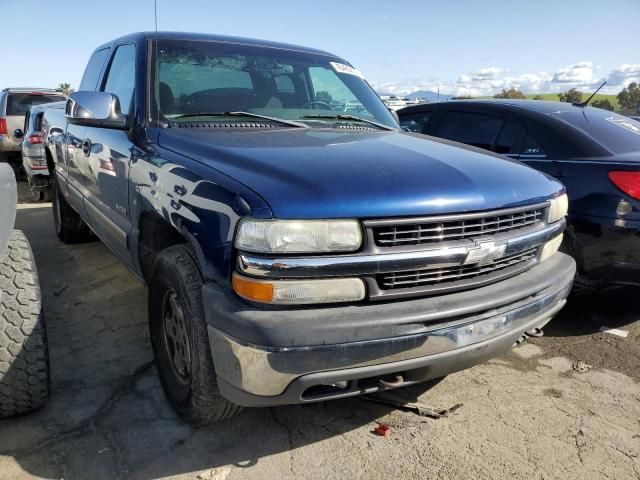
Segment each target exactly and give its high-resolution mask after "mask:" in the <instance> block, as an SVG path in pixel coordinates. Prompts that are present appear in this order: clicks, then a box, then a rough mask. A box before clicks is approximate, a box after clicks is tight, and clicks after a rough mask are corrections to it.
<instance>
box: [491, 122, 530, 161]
mask: <svg viewBox="0 0 640 480" xmlns="http://www.w3.org/2000/svg"><path fill="white" fill-rule="evenodd" d="M526 133H527V129H526V128H525V126H524V125H522V124H520V123H516V122H512V121H509V120H507V121H505V122H504V125H503V126H502V130H501V131H500V135H499V136H498V140H497V141H496V144H495V145H494V146H493V151H494V152H496V153H501V154H502V155H510V156H518V155H520V152H521V149H522V142H523V140H524V136H525V134H526Z"/></svg>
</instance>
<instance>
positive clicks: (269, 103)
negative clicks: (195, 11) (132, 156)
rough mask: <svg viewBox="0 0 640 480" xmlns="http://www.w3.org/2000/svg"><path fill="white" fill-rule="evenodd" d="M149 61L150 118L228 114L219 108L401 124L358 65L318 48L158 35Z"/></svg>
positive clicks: (319, 120)
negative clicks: (295, 48) (151, 64)
mask: <svg viewBox="0 0 640 480" xmlns="http://www.w3.org/2000/svg"><path fill="white" fill-rule="evenodd" d="M154 43H155V42H154ZM154 63H155V71H154V75H155V76H154V79H153V85H154V90H155V95H154V97H155V102H156V105H155V106H154V107H153V108H152V111H151V118H153V119H154V120H160V121H176V122H193V121H194V120H195V118H196V117H197V121H198V122H202V121H221V118H222V120H224V121H229V119H226V120H225V119H224V116H221V115H220V114H222V113H225V112H250V113H253V114H256V115H263V116H266V117H272V118H276V119H278V118H279V119H286V120H294V121H300V122H304V123H305V124H307V125H310V126H316V125H318V126H323V127H324V126H327V125H338V124H340V125H342V124H345V123H357V124H359V125H360V126H368V127H373V128H375V123H379V124H381V125H382V126H388V127H392V128H397V127H398V124H397V122H396V121H395V119H394V118H393V116H392V115H391V114H390V113H389V111H388V110H387V108H386V107H385V106H384V104H383V103H382V101H381V100H380V99H379V98H378V96H377V95H376V94H375V92H374V91H373V90H372V88H371V87H370V86H369V84H368V83H367V82H366V81H365V80H364V79H363V78H362V76H361V75H360V73H359V72H358V71H357V70H356V69H354V68H352V67H351V66H350V65H346V64H344V62H343V61H342V60H340V59H337V58H332V57H329V56H325V55H322V54H313V53H308V52H300V51H293V50H286V49H277V48H269V47H259V46H250V45H245V44H242V45H240V44H233V43H218V42H208V41H190V40H158V41H157V46H156V48H155V60H154ZM207 114H211V116H210V117H209V118H207ZM358 117H360V118H362V119H363V120H366V121H368V122H365V121H358ZM234 119H235V120H234V121H237V115H235V116H234ZM254 121H255V119H254ZM267 121H268V120H267ZM372 122H373V123H372Z"/></svg>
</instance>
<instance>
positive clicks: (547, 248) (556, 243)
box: [540, 233, 564, 262]
mask: <svg viewBox="0 0 640 480" xmlns="http://www.w3.org/2000/svg"><path fill="white" fill-rule="evenodd" d="M563 237H564V234H562V233H561V234H560V235H558V236H557V237H556V238H554V239H553V240H549V241H548V242H547V243H545V244H544V247H542V253H541V254H540V261H541V262H544V261H545V260H547V259H549V258H551V257H552V256H553V255H555V253H556V252H557V251H558V249H559V248H560V245H561V244H562V238H563Z"/></svg>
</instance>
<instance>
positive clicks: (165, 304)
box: [149, 245, 242, 425]
mask: <svg viewBox="0 0 640 480" xmlns="http://www.w3.org/2000/svg"><path fill="white" fill-rule="evenodd" d="M149 327H150V331H151V343H152V346H153V353H154V358H155V362H156V366H157V369H158V375H159V377H160V382H161V384H162V388H163V389H164V392H165V394H166V396H167V398H168V399H169V402H170V403H171V406H172V407H173V408H174V410H175V411H176V412H177V413H178V415H180V417H182V418H183V419H184V420H185V421H187V422H189V423H192V424H195V425H204V424H208V423H214V422H219V421H221V420H224V419H226V418H229V417H232V416H233V415H235V414H236V413H238V412H239V411H240V410H241V409H242V407H240V406H238V405H236V404H234V403H231V402H230V401H228V400H227V399H225V398H224V397H222V396H221V395H220V392H219V391H218V384H217V382H216V373H215V369H214V366H213V360H212V358H211V351H210V346H209V336H208V334H207V325H206V322H205V319H204V308H203V305H202V275H201V273H200V269H199V268H198V264H197V260H196V257H195V254H194V252H193V250H192V249H191V248H190V247H189V246H187V245H175V246H172V247H169V248H167V249H165V250H163V251H162V252H160V254H159V255H158V257H157V259H156V261H155V264H154V270H153V274H152V278H151V282H150V287H149Z"/></svg>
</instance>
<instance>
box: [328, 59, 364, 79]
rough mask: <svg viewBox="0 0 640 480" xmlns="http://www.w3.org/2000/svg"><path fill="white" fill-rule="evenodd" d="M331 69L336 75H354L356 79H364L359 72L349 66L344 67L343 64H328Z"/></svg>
mask: <svg viewBox="0 0 640 480" xmlns="http://www.w3.org/2000/svg"><path fill="white" fill-rule="evenodd" d="M329 63H330V64H331V66H332V67H333V69H334V70H335V71H336V72H338V73H346V74H348V75H355V76H356V77H360V78H364V76H363V75H362V73H360V70H358V69H357V68H353V67H350V66H349V65H345V64H344V63H337V62H329Z"/></svg>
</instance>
